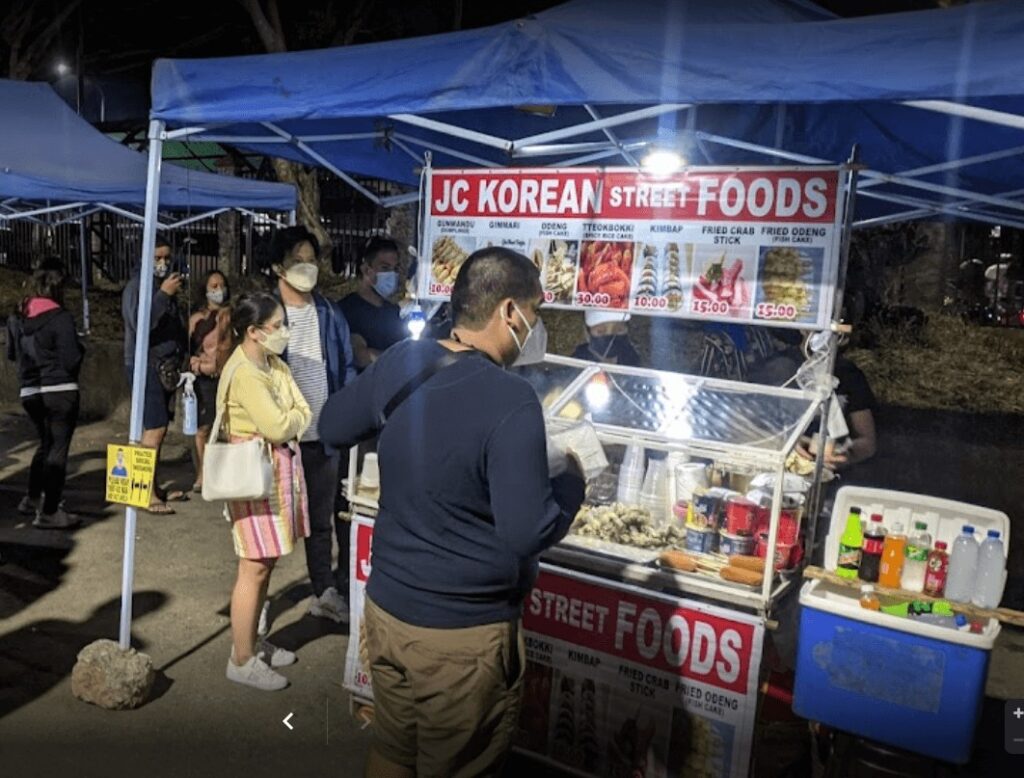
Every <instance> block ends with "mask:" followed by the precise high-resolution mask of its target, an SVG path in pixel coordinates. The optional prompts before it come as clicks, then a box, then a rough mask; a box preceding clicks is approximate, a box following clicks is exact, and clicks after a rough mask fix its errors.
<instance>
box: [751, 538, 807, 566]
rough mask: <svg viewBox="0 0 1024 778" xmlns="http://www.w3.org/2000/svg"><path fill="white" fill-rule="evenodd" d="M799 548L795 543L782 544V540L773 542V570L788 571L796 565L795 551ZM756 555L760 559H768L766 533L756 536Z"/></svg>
mask: <svg viewBox="0 0 1024 778" xmlns="http://www.w3.org/2000/svg"><path fill="white" fill-rule="evenodd" d="M799 548H800V546H799V545H798V544H796V543H783V542H782V540H777V541H776V542H775V555H774V556H775V569H776V570H788V569H789V568H791V567H793V565H795V564H796V561H797V559H796V557H797V549H799ZM757 555H758V556H759V557H761V559H765V560H767V559H768V533H767V532H762V533H761V534H760V535H758V536H757Z"/></svg>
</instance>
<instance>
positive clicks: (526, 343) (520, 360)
mask: <svg viewBox="0 0 1024 778" xmlns="http://www.w3.org/2000/svg"><path fill="white" fill-rule="evenodd" d="M512 307H513V308H515V309H516V313H518V314H519V318H520V319H522V320H523V324H525V325H526V337H525V338H523V341H522V343H520V342H519V336H518V335H516V331H515V330H514V329H512V327H510V326H509V325H507V324H506V325H505V326H506V327H507V328H508V333H509V335H511V336H512V340H513V342H514V343H515V344H516V349H517V350H518V351H519V356H517V357H516V359H515V362H514V363H513V364H519V365H522V364H534V363H536V362H540V361H542V360H543V358H544V354H545V353H546V352H547V348H548V331H547V329H545V328H544V326H543V325H544V322H543V320H541V319H540V318H538V319H537V323H536V324H535V325H534V326H533V327H531V326H530V322H529V321H527V320H526V317H525V316H524V315H523V312H522V311H521V310H519V306H518V305H516V304H515V303H512ZM536 332H543V335H541V336H538V337H537V338H534V337H533V335H534V333H536ZM534 341H536V342H534ZM527 349H529V350H527ZM538 349H539V353H540V358H539V359H538V358H536V356H537V353H538ZM526 360H530V361H526Z"/></svg>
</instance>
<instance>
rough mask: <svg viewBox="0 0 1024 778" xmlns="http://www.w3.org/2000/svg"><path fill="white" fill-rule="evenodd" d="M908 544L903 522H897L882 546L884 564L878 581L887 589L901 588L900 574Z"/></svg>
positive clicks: (880, 569)
mask: <svg viewBox="0 0 1024 778" xmlns="http://www.w3.org/2000/svg"><path fill="white" fill-rule="evenodd" d="M906 546H907V536H906V535H905V534H904V533H903V524H902V523H901V522H898V521H897V522H896V523H895V524H893V525H892V532H890V533H889V534H888V535H886V537H885V543H884V544H883V546H882V564H881V566H880V567H879V571H878V583H879V584H881V585H882V586H884V587H886V588H887V589H899V588H900V575H901V574H902V573H903V554H904V551H905V549H906Z"/></svg>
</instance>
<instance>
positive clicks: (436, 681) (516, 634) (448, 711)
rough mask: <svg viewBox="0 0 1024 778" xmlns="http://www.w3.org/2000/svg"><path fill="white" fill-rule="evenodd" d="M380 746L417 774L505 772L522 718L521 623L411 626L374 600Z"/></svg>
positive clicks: (369, 622)
mask: <svg viewBox="0 0 1024 778" xmlns="http://www.w3.org/2000/svg"><path fill="white" fill-rule="evenodd" d="M364 619H365V623H366V648H367V656H368V659H369V666H370V676H371V678H372V680H373V698H374V703H375V708H376V710H375V716H374V746H375V748H376V749H377V751H378V753H380V755H381V756H383V757H385V758H386V759H388V760H390V761H392V762H394V763H395V764H399V765H402V766H404V767H409V768H413V769H415V770H416V775H417V778H457V777H458V776H467V777H468V776H485V775H497V774H498V773H500V771H501V768H502V765H503V764H504V761H505V756H506V755H507V753H508V750H509V748H510V747H511V745H512V737H513V735H514V734H515V731H516V725H517V722H518V718H519V705H520V700H521V697H522V685H523V684H522V681H523V672H524V669H525V665H526V659H525V657H526V651H525V647H524V643H523V634H522V629H520V626H519V622H518V621H514V622H501V623H498V624H485V625H483V626H479V627H467V628H464V629H428V628H426V627H416V626H413V625H411V624H406V623H405V622H404V621H400V620H399V619H396V618H395V617H394V616H392V615H391V614H389V613H387V612H386V611H384V610H383V609H381V608H379V607H377V606H376V605H374V604H373V602H372V601H371V600H370V598H369V597H367V598H366V608H365V611H364Z"/></svg>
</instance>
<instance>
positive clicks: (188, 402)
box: [181, 373, 199, 435]
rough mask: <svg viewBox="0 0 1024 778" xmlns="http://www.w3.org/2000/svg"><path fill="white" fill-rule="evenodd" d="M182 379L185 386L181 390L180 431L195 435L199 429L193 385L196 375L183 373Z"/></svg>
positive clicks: (197, 407)
mask: <svg viewBox="0 0 1024 778" xmlns="http://www.w3.org/2000/svg"><path fill="white" fill-rule="evenodd" d="M182 380H183V381H184V382H185V388H184V389H183V390H182V392H181V411H182V413H181V433H182V434H183V435H195V434H196V433H197V432H198V431H199V403H198V401H197V400H196V390H195V387H194V384H195V380H196V377H195V376H194V375H193V374H192V373H183V374H182Z"/></svg>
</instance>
